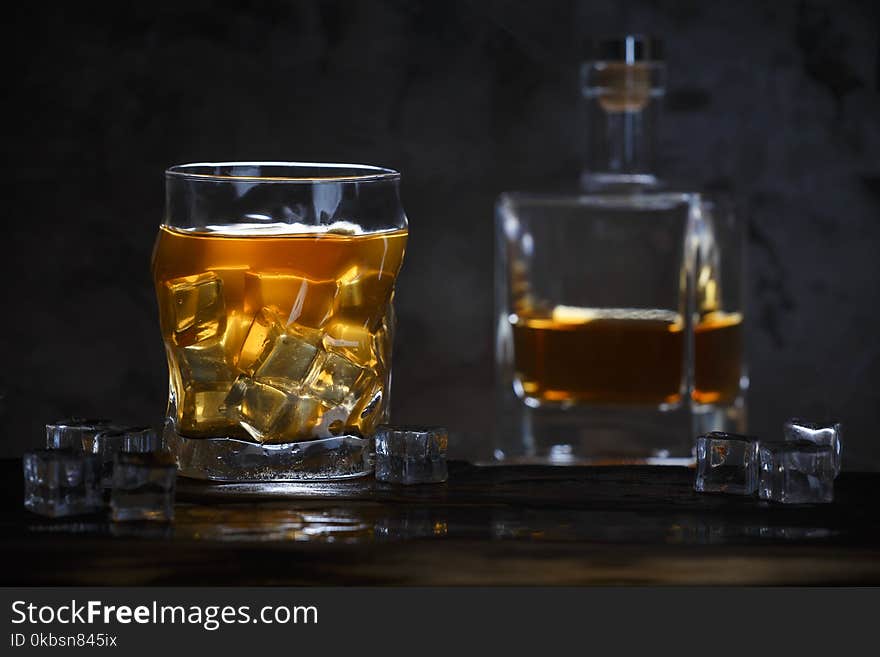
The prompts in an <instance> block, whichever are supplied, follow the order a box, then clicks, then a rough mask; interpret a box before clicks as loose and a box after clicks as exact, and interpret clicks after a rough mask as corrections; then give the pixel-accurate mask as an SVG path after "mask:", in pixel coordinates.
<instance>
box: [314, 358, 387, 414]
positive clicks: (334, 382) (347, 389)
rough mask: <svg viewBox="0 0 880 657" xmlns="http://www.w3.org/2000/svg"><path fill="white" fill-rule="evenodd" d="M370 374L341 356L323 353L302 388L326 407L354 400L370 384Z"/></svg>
mask: <svg viewBox="0 0 880 657" xmlns="http://www.w3.org/2000/svg"><path fill="white" fill-rule="evenodd" d="M371 380H372V377H371V374H370V372H369V371H368V370H367V369H366V368H363V367H361V366H360V365H358V364H356V363H353V362H352V361H350V360H349V359H348V358H346V357H345V356H343V355H341V354H337V353H333V352H325V353H323V354H321V355H320V356H319V357H318V358H317V359H316V360H315V363H314V364H313V366H312V370H311V373H310V374H309V376H308V378H307V379H306V381H305V385H304V387H305V388H306V389H307V390H308V392H309V393H310V394H311V395H313V396H315V397H317V398H318V399H320V400H321V401H322V402H324V403H325V404H326V405H327V406H331V407H332V406H337V405H339V404H341V403H343V402H344V401H346V399H347V398H352V399H353V398H356V397H357V396H358V395H359V393H360V392H361V390H362V389H364V388H366V386H367V385H369V383H370V382H371Z"/></svg>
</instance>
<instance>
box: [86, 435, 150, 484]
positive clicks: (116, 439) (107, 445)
mask: <svg viewBox="0 0 880 657" xmlns="http://www.w3.org/2000/svg"><path fill="white" fill-rule="evenodd" d="M83 447H84V448H85V450H86V451H87V452H89V453H91V454H94V455H96V456H97V457H98V458H99V460H100V462H101V485H102V486H103V487H104V488H109V487H110V484H111V482H112V480H113V462H114V459H115V458H116V455H117V454H119V453H121V452H140V453H149V452H156V451H158V450H160V449H161V448H162V439H161V437H160V436H159V434H158V433H157V432H156V430H155V429H153V428H152V427H123V428H116V429H109V430H107V431H101V432H99V433H98V434H96V435H95V437H94V438H92V439H91V440H90V441H86V442H85V443H84V445H83Z"/></svg>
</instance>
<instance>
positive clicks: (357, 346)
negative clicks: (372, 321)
mask: <svg viewBox="0 0 880 657" xmlns="http://www.w3.org/2000/svg"><path fill="white" fill-rule="evenodd" d="M324 331H325V333H324V341H323V342H324V348H325V349H326V350H327V351H330V352H334V353H338V354H341V355H343V356H345V357H346V358H348V359H349V360H351V361H352V362H354V363H357V364H358V365H360V366H361V367H374V366H375V365H376V363H377V359H376V353H375V351H374V348H373V347H374V345H373V340H374V336H373V334H372V333H370V331H368V330H367V329H365V328H364V327H363V326H359V325H357V324H350V323H348V322H341V321H332V322H330V323H328V324H327V326H326V327H325V329H324Z"/></svg>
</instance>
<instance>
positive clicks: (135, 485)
mask: <svg viewBox="0 0 880 657" xmlns="http://www.w3.org/2000/svg"><path fill="white" fill-rule="evenodd" d="M176 478H177V466H176V465H175V464H174V460H173V459H172V458H171V456H170V455H169V454H167V453H165V452H157V453H152V454H136V453H125V452H123V453H119V454H117V455H116V460H115V463H114V466H113V481H112V490H111V493H110V509H111V512H112V517H113V520H114V521H117V522H119V521H127V520H154V521H159V522H170V521H171V520H173V519H174V483H175V480H176Z"/></svg>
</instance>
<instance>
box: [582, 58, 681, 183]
mask: <svg viewBox="0 0 880 657" xmlns="http://www.w3.org/2000/svg"><path fill="white" fill-rule="evenodd" d="M664 77H665V67H664V65H663V63H662V62H652V61H644V62H635V63H628V62H623V61H603V62H587V63H586V64H585V65H584V69H583V85H582V93H583V96H584V98H585V99H586V104H587V153H586V161H585V164H584V169H583V171H582V174H581V186H582V188H583V189H584V190H585V191H588V192H589V191H608V190H609V189H610V190H613V191H619V190H633V191H635V190H638V189H643V188H654V187H657V186H658V184H659V180H658V177H657V174H656V170H655V166H654V163H655V153H656V150H657V149H656V141H657V123H658V118H659V116H658V115H659V111H660V98H661V97H662V96H663V92H664Z"/></svg>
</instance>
